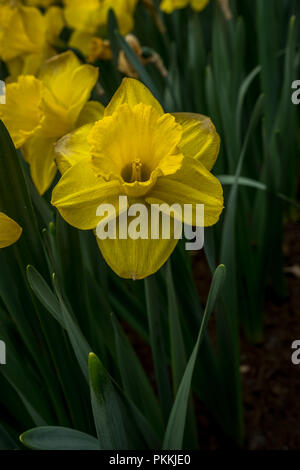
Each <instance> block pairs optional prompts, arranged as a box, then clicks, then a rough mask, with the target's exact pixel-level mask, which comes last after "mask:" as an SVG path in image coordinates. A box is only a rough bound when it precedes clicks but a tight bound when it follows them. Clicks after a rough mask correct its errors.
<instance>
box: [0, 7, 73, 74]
mask: <svg viewBox="0 0 300 470" xmlns="http://www.w3.org/2000/svg"><path fill="white" fill-rule="evenodd" d="M63 27H64V20H63V14H62V9H61V8H58V7H52V8H50V9H49V10H47V12H46V13H45V14H43V13H41V11H40V10H39V9H38V8H35V7H31V6H25V5H22V4H21V3H18V2H15V1H11V2H5V3H4V2H3V3H1V4H0V58H1V60H3V61H4V62H6V64H7V66H8V70H9V73H10V75H11V80H15V79H16V78H17V76H18V75H20V74H33V75H35V74H36V73H37V72H38V71H39V69H40V67H41V64H42V63H43V62H44V61H45V60H46V59H48V58H50V57H51V56H53V55H54V54H55V50H54V48H53V44H54V43H55V41H56V40H57V38H58V36H59V34H60V32H61V30H62V29H63Z"/></svg>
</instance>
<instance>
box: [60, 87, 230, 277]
mask: <svg viewBox="0 0 300 470" xmlns="http://www.w3.org/2000/svg"><path fill="white" fill-rule="evenodd" d="M219 145H220V140H219V137H218V134H217V133H216V130H215V128H214V126H213V124H212V123H211V121H210V120H209V119H208V118H206V117H205V116H201V115H190V114H185V113H182V114H174V115H171V114H165V113H164V112H163V109H162V107H161V106H160V104H159V103H158V101H157V100H156V99H155V98H154V97H153V96H152V94H151V93H150V92H149V90H148V89H147V88H146V87H145V86H144V85H143V84H142V83H140V82H139V81H137V80H134V79H124V80H123V82H122V85H121V86H120V88H119V89H118V90H117V92H116V93H115V95H114V97H113V98H112V100H111V102H110V104H109V105H108V107H107V108H106V109H105V113H104V117H103V118H102V119H100V120H98V121H97V122H96V123H94V124H93V123H90V124H87V125H85V126H83V127H81V128H80V129H77V130H75V131H74V132H72V133H70V134H69V135H67V136H65V137H63V138H62V139H61V141H59V142H58V144H57V145H56V152H57V153H58V164H59V167H60V169H61V171H62V173H63V176H62V178H61V180H60V181H59V183H58V184H57V186H56V187H55V188H54V190H53V195H52V204H53V205H55V206H56V207H57V208H58V210H59V212H60V214H61V215H62V217H63V218H64V219H65V220H66V221H67V222H68V223H69V224H71V225H73V226H74V227H77V228H79V229H82V230H89V229H93V230H94V229H95V228H96V226H97V224H98V223H99V221H100V220H101V218H100V217H99V216H97V215H96V212H97V208H98V206H99V205H100V204H103V203H106V204H107V203H109V204H112V205H113V206H114V207H115V208H116V214H118V201H119V196H120V195H125V196H127V198H128V204H129V205H131V204H132V203H137V202H139V203H141V204H144V205H146V206H148V207H149V204H152V203H158V204H162V203H167V204H168V205H169V206H171V205H173V204H174V203H177V204H179V205H180V206H183V205H184V204H193V209H194V207H195V205H196V204H204V205H205V217H204V225H205V226H210V225H213V224H215V223H216V222H217V221H218V219H219V216H220V213H221V212H222V209H223V191H222V187H221V184H220V183H219V181H218V180H217V179H216V178H215V177H214V176H213V175H212V174H211V173H210V169H211V168H212V166H213V165H214V162H215V160H216V158H217V155H218V152H219ZM120 215H121V214H120V213H119V214H118V217H120ZM190 216H191V218H190V219H189V220H185V223H188V224H189V225H196V224H197V221H196V217H195V211H194V210H193V212H192V213H191V215H190ZM174 217H175V215H174ZM177 241H178V240H175V239H172V238H171V239H168V240H166V239H163V237H162V236H161V235H160V237H159V239H157V240H154V239H151V237H148V239H141V238H140V239H137V240H132V239H126V240H124V239H120V238H119V237H116V239H106V240H99V239H98V244H99V247H100V250H101V252H102V254H103V256H104V258H105V260H106V261H107V263H108V264H109V265H110V267H111V268H112V269H113V270H114V271H115V272H116V273H117V274H118V275H119V276H121V277H124V278H133V279H142V278H144V277H146V276H149V275H150V274H152V273H154V272H156V271H157V270H158V269H159V268H160V267H161V266H162V265H163V264H164V262H165V261H166V260H167V259H168V257H169V256H170V255H171V253H172V251H173V250H174V248H175V246H176V244H177Z"/></svg>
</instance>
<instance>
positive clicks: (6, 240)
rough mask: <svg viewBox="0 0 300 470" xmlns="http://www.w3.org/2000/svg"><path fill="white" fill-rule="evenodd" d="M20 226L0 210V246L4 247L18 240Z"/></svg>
mask: <svg viewBox="0 0 300 470" xmlns="http://www.w3.org/2000/svg"><path fill="white" fill-rule="evenodd" d="M21 234H22V228H21V227H20V225H18V224H17V222H15V221H14V220H12V219H10V218H9V217H8V216H7V215H6V214H4V213H3V212H0V248H6V247H8V246H10V245H12V244H13V243H15V242H16V241H18V240H19V238H20V236H21Z"/></svg>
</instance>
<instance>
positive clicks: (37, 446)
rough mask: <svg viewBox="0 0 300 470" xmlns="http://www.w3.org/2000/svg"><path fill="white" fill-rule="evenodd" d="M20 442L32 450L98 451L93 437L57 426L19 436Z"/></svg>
mask: <svg viewBox="0 0 300 470" xmlns="http://www.w3.org/2000/svg"><path fill="white" fill-rule="evenodd" d="M20 441H21V442H22V444H24V445H25V446H26V447H29V449H34V450H100V448H99V444H98V441H97V439H96V438H95V437H93V436H90V435H89V434H85V433H84V432H80V431H76V430H75V429H69V428H64V427H59V426H41V427H38V428H33V429H30V430H29V431H26V432H24V433H23V434H21V436H20Z"/></svg>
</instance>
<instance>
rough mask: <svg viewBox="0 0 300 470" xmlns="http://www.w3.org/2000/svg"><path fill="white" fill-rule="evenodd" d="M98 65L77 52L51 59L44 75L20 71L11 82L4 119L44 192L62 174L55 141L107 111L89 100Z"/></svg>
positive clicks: (1, 107) (0, 112)
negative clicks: (83, 62)
mask: <svg viewBox="0 0 300 470" xmlns="http://www.w3.org/2000/svg"><path fill="white" fill-rule="evenodd" d="M97 78H98V69H96V68H95V67H93V66H91V65H82V64H81V63H80V61H79V59H78V58H77V57H76V56H75V54H74V53H73V52H71V51H68V52H65V53H63V54H60V55H58V56H55V57H53V58H52V59H50V60H48V61H47V62H46V64H45V66H44V68H43V69H42V71H41V73H40V75H39V78H35V77H33V76H30V75H27V76H20V77H19V78H18V81H17V82H16V83H10V84H8V85H7V87H6V104H3V105H0V118H1V119H2V120H3V122H4V124H5V125H6V127H7V128H8V131H9V132H10V134H11V137H12V139H13V141H14V144H15V146H16V147H17V148H20V147H21V148H22V153H23V156H24V158H25V160H26V161H27V162H28V163H29V165H30V171H31V176H32V179H33V181H34V183H35V185H36V187H37V189H38V190H39V192H40V193H41V194H43V193H44V192H45V191H46V190H47V189H48V188H49V186H50V185H51V183H52V181H53V178H54V176H55V174H56V171H57V169H56V165H55V161H54V144H55V143H56V141H57V140H58V139H60V138H61V137H62V136H63V135H65V134H67V133H68V132H70V131H72V130H73V129H75V128H76V127H77V126H81V125H83V124H85V123H87V122H90V121H94V120H95V116H96V117H97V118H98V119H99V115H100V116H101V114H102V113H103V107H102V105H100V103H97V102H87V101H88V99H89V97H90V94H91V90H92V89H93V87H94V86H95V84H96V82H97Z"/></svg>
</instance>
